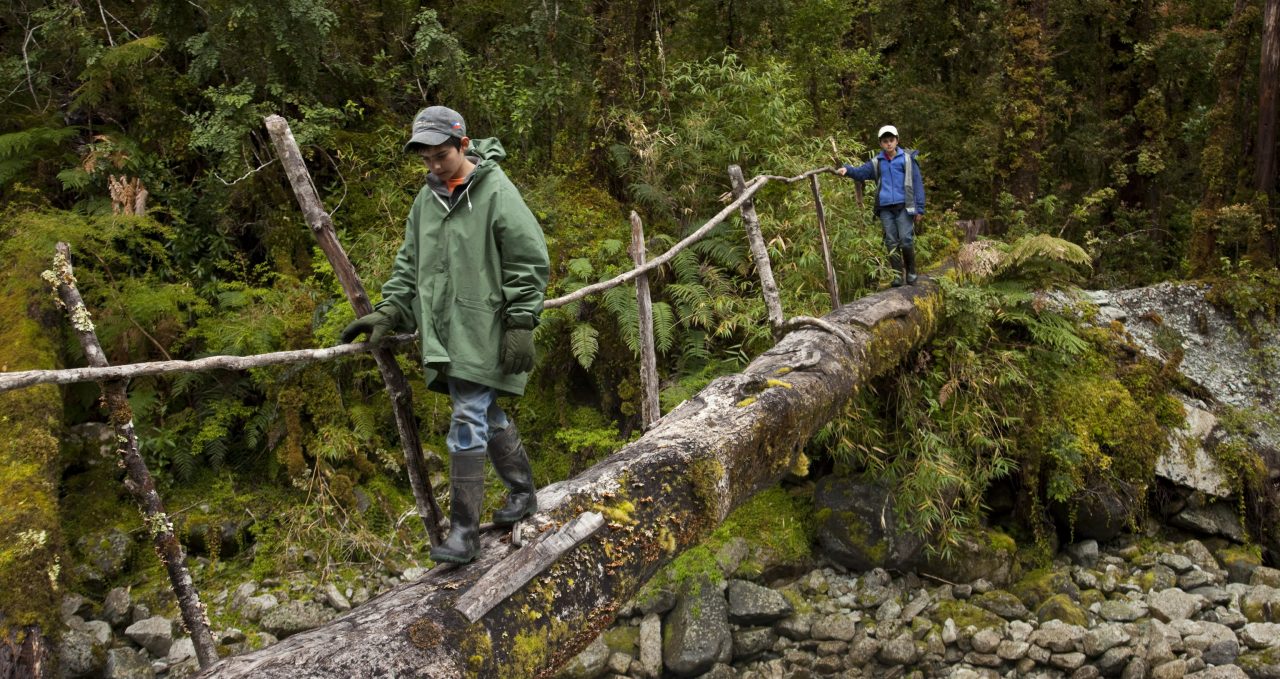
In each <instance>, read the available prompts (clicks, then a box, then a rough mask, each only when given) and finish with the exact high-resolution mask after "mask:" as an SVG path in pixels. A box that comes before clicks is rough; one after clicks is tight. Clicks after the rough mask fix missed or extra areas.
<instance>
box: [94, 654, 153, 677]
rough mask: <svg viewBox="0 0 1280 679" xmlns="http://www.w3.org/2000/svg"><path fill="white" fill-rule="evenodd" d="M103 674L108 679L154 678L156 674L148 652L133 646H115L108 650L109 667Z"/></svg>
mask: <svg viewBox="0 0 1280 679" xmlns="http://www.w3.org/2000/svg"><path fill="white" fill-rule="evenodd" d="M102 676H104V677H106V679H152V677H154V676H156V672H155V670H153V669H151V661H149V660H147V654H146V652H144V651H141V650H135V649H132V648H113V649H111V650H110V651H107V667H106V669H105V670H104V671H103V674H102Z"/></svg>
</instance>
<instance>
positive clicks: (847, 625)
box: [809, 613, 858, 641]
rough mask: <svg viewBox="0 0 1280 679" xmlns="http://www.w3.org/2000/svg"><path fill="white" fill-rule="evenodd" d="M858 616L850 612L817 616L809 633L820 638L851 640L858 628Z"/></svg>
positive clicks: (815, 637)
mask: <svg viewBox="0 0 1280 679" xmlns="http://www.w3.org/2000/svg"><path fill="white" fill-rule="evenodd" d="M857 625H858V618H857V617H856V616H854V615H850V614H848V613H833V614H831V615H824V616H821V617H818V618H816V619H815V620H814V621H813V627H812V628H811V629H810V630H809V635H810V636H811V637H812V638H814V639H818V640H824V639H837V640H839V641H850V640H852V639H853V636H854V633H855V631H856V629H857Z"/></svg>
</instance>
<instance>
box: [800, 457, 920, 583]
mask: <svg viewBox="0 0 1280 679" xmlns="http://www.w3.org/2000/svg"><path fill="white" fill-rule="evenodd" d="M813 501H814V509H815V511H816V512H817V513H818V515H819V516H825V517H826V518H825V519H824V520H823V521H821V523H819V525H818V532H817V538H818V544H819V545H820V547H821V549H822V551H823V552H824V553H825V554H826V556H827V557H828V558H830V559H831V560H832V561H835V562H836V563H838V564H840V565H842V566H844V567H845V568H849V569H851V570H855V571H867V570H871V569H872V568H877V567H881V568H892V569H897V570H904V571H905V570H911V569H914V568H915V567H916V566H918V565H920V563H921V562H922V560H923V556H922V552H923V549H924V546H925V541H924V540H923V539H922V538H921V537H919V536H918V535H916V534H915V533H913V532H912V531H910V530H908V529H903V528H900V527H899V521H898V516H897V513H896V510H895V509H894V502H893V498H892V497H890V494H889V491H888V489H887V488H886V487H884V486H882V485H878V484H871V483H865V482H862V481H860V480H858V479H857V478H855V477H851V476H838V475H834V474H833V475H829V476H825V477H823V478H822V479H820V480H819V481H818V484H817V487H816V488H815V490H814V497H813ZM880 603H883V602H880ZM877 605H879V604H877Z"/></svg>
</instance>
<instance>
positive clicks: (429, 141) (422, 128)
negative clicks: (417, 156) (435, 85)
mask: <svg viewBox="0 0 1280 679" xmlns="http://www.w3.org/2000/svg"><path fill="white" fill-rule="evenodd" d="M465 136H467V122H466V121H465V120H463V119H462V114H461V113H458V112H457V111H455V110H453V109H451V108H448V107H446V106H429V107H427V108H424V109H422V110H421V111H418V115H416V116H414V117H413V136H412V137H410V138H409V141H408V142H406V143H405V145H404V150H405V152H406V153H407V152H409V151H412V150H413V148H414V147H415V146H437V145H440V144H443V143H444V142H445V140H447V139H448V138H449V137H457V138H458V139H461V138H463V137H465Z"/></svg>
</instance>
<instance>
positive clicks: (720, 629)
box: [662, 581, 733, 677]
mask: <svg viewBox="0 0 1280 679" xmlns="http://www.w3.org/2000/svg"><path fill="white" fill-rule="evenodd" d="M666 627H667V629H666V632H665V633H664V634H663V640H662V641H663V643H662V661H663V664H664V665H666V667H667V669H669V670H671V671H672V672H674V673H676V674H678V675H680V676H682V677H692V676H696V675H698V674H702V673H703V672H706V671H707V670H709V669H711V667H712V666H713V665H715V664H716V663H717V662H729V661H730V660H732V653H733V638H732V636H731V635H730V631H729V607H728V604H727V603H726V602H725V599H724V597H723V596H721V595H720V590H719V589H718V588H716V587H715V586H714V585H712V584H711V583H709V582H706V581H702V582H700V583H697V584H694V585H693V586H691V587H689V588H688V589H687V590H686V591H685V592H684V593H683V594H682V595H681V596H680V598H679V601H677V603H676V607H675V608H674V609H672V610H671V612H670V613H668V614H667V620H666Z"/></svg>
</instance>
